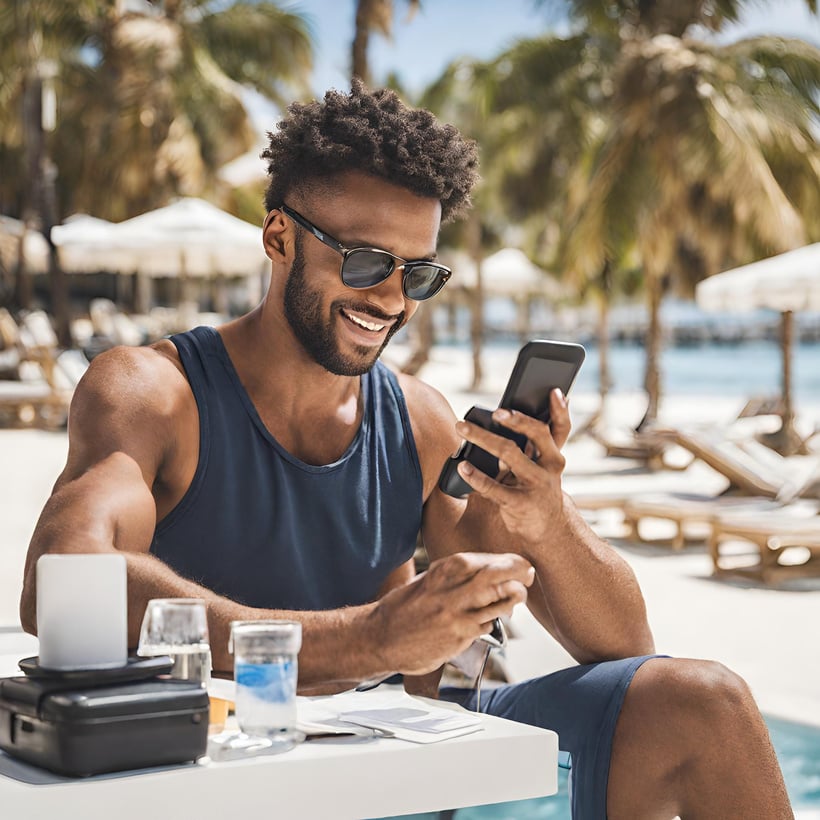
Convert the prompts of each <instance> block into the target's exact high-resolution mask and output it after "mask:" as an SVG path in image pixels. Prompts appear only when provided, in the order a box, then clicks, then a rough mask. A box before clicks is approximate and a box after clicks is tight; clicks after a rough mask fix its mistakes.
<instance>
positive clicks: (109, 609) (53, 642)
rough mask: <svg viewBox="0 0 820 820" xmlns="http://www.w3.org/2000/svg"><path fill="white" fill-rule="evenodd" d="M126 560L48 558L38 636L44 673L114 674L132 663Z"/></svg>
mask: <svg viewBox="0 0 820 820" xmlns="http://www.w3.org/2000/svg"><path fill="white" fill-rule="evenodd" d="M127 608H128V602H127V597H126V565H125V557H124V556H122V555H116V554H107V555H101V554H94V555H43V556H41V557H40V559H39V560H38V561H37V634H38V637H39V639H40V657H39V663H40V666H41V667H43V668H44V669H58V670H68V669H111V668H116V667H118V666H125V664H126V663H127V661H128V609H127Z"/></svg>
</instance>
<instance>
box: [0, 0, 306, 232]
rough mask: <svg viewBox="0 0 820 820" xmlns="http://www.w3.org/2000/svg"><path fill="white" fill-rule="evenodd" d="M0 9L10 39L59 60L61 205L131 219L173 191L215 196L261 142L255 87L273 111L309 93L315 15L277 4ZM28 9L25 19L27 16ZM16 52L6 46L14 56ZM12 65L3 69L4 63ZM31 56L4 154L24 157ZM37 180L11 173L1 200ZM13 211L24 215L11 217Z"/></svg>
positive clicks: (174, 2) (208, 0)
mask: <svg viewBox="0 0 820 820" xmlns="http://www.w3.org/2000/svg"><path fill="white" fill-rule="evenodd" d="M11 6H12V10H11V11H9V10H6V9H5V7H4V10H3V12H2V14H0V40H2V42H3V43H4V44H6V43H12V44H14V46H15V53H17V52H19V53H22V54H27V53H29V52H31V51H32V50H36V49H34V48H33V45H32V44H38V43H42V46H41V48H40V50H41V51H44V52H46V53H47V54H48V56H50V57H51V59H52V60H53V61H54V62H55V63H56V64H57V68H58V73H57V78H56V86H57V95H58V97H59V113H60V117H59V122H58V126H57V129H56V131H55V133H54V135H53V138H52V140H51V143H52V146H51V147H52V154H53V156H54V157H55V162H56V164H57V167H58V170H59V180H60V183H59V192H60V199H61V206H62V207H61V210H62V211H63V212H71V211H73V210H84V211H88V212H90V213H95V214H98V215H101V216H105V217H107V218H109V219H122V218H125V217H128V216H132V215H134V214H135V213H138V212H140V211H143V210H146V209H148V208H152V207H156V206H157V205H161V204H164V203H165V202H166V201H167V199H168V198H169V197H170V196H172V195H174V194H191V193H203V192H206V191H207V190H208V187H209V186H210V185H211V184H213V182H214V179H215V176H214V175H215V171H216V169H217V168H218V167H219V166H220V165H221V164H223V163H224V162H226V161H228V160H230V159H232V158H233V157H235V156H238V155H239V154H241V153H243V152H244V151H246V150H248V149H249V148H250V147H251V145H252V143H253V141H254V135H253V133H252V129H251V127H250V122H249V118H248V114H247V111H246V109H245V106H244V103H243V96H242V95H243V86H249V87H252V88H254V89H256V90H258V91H259V92H261V93H262V94H264V95H265V96H267V97H269V98H270V99H272V100H274V101H275V102H282V101H283V100H284V99H289V98H291V97H292V95H293V93H294V89H295V90H296V92H298V93H307V86H306V78H307V74H308V70H309V67H310V61H311V45H310V39H309V36H308V33H307V27H306V24H305V22H304V20H303V19H302V18H301V17H300V16H299V15H298V14H295V13H292V12H288V11H285V10H283V9H281V8H279V6H277V5H276V4H275V3H273V2H255V0H231V1H230V2H217V0H165V2H163V3H159V2H158V3H155V4H152V3H149V2H147V1H146V2H144V3H143V4H142V7H141V9H140V10H139V11H133V10H131V9H133V8H140V7H139V5H135V4H134V3H129V4H128V5H126V4H124V3H122V2H121V0H82V1H81V2H75V3H62V2H60V0H30V2H27V3H16V4H11ZM22 10H25V13H23V11H22ZM7 53H8V52H7V51H6V49H5V46H4V49H3V54H4V55H6V54H7ZM4 59H5V56H4V57H0V60H4ZM36 59H39V58H37V57H32V58H31V59H29V60H28V62H27V63H26V62H22V63H21V62H20V61H19V60H18V59H17V58H16V57H15V56H10V57H9V61H10V62H13V63H14V64H17V65H19V66H20V67H19V68H18V70H17V71H14V72H11V73H10V74H6V73H5V71H4V72H3V77H4V82H3V86H2V90H0V158H1V159H2V161H3V164H4V166H5V164H6V161H7V159H10V158H11V157H13V156H14V155H15V152H17V153H19V152H20V151H21V150H22V144H23V140H22V134H21V133H20V129H19V127H18V126H17V125H16V123H15V117H14V112H15V110H16V107H17V105H18V103H19V99H20V98H21V95H22V93H23V90H24V88H25V84H26V77H27V76H29V75H30V69H29V68H26V66H27V65H29V66H30V65H31V64H32V61H34V60H36ZM25 187H26V178H25V177H24V176H22V175H14V174H12V175H10V176H9V177H7V176H6V175H5V174H4V175H3V177H2V178H0V202H2V203H3V205H4V206H6V207H7V203H12V204H13V203H15V201H16V200H19V198H20V196H21V194H20V193H19V191H20V190H25ZM7 209H8V210H13V209H10V208H7Z"/></svg>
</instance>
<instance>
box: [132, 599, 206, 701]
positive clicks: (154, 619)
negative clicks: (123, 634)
mask: <svg viewBox="0 0 820 820" xmlns="http://www.w3.org/2000/svg"><path fill="white" fill-rule="evenodd" d="M137 654H138V655H143V656H147V657H156V656H157V655H169V656H170V657H171V659H172V660H173V662H174V666H173V668H172V669H171V677H172V678H177V679H179V680H187V681H191V682H196V683H199V684H201V685H202V686H207V685H208V681H209V680H210V677H211V647H210V643H209V641H208V617H207V614H206V610H205V602H204V601H203V600H200V599H199V598H152V599H151V600H150V601H149V602H148V606H147V607H146V608H145V616H144V617H143V619H142V629H141V630H140V642H139V647H138V649H137Z"/></svg>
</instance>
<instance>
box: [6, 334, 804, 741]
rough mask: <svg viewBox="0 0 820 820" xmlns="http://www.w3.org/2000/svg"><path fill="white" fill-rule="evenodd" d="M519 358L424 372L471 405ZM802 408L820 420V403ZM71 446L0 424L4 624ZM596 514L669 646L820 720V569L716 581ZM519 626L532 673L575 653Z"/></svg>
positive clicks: (768, 705)
mask: <svg viewBox="0 0 820 820" xmlns="http://www.w3.org/2000/svg"><path fill="white" fill-rule="evenodd" d="M399 352H400V351H399ZM512 357H513V354H512V353H510V352H502V353H499V352H497V351H495V352H490V353H489V354H488V356H487V359H486V367H487V370H488V377H487V379H486V389H485V390H484V391H482V392H481V393H479V394H474V393H470V392H468V391H467V390H465V389H463V387H464V385H466V383H467V382H468V381H469V373H470V372H471V371H470V365H469V358H468V356H467V355H466V354H465V353H464V352H460V351H452V350H447V349H436V350H434V355H433V359H432V360H431V362H430V363H429V364H428V365H427V366H426V367H425V369H424V371H423V372H422V376H423V377H424V378H425V380H427V381H429V382H430V383H431V384H433V385H434V386H436V387H438V388H439V389H441V390H442V392H444V393H445V395H447V396H448V398H449V399H450V401H451V404H452V405H453V407H454V409H455V410H456V412H457V413H458V414H463V412H464V411H465V410H466V409H467V408H468V407H469V406H470V405H471V404H473V403H481V404H485V405H487V406H495V404H496V403H497V401H498V398H499V396H500V394H501V390H502V389H503V386H504V382H505V381H506V377H507V374H508V373H509V370H510V367H511V364H512ZM596 405H597V398H596V397H595V396H593V395H583V394H579V395H577V396H573V397H572V402H571V407H572V410H573V415H574V417H575V418H576V419H579V420H582V419H583V418H584V417H585V416H586V415H588V414H589V413H591V412H592V410H593V409H594V408H595V407H596ZM741 405H742V401H739V400H737V399H732V398H723V399H715V398H714V397H698V396H687V397H685V398H684V397H675V398H674V399H667V400H666V401H665V403H664V405H663V407H662V418H663V420H664V421H665V422H667V423H669V424H683V423H712V424H722V423H726V422H728V421H729V420H731V419H732V418H733V416H734V415H736V414H737V411H738V410H739V408H740V406H741ZM642 409H643V399H642V397H641V396H640V395H637V394H615V395H614V396H613V397H612V401H611V403H610V405H609V407H608V412H607V419H608V420H609V423H610V424H611V425H612V426H613V427H617V426H618V425H619V424H620V425H621V426H623V427H625V426H626V425H627V424H629V423H633V424H634V423H635V422H637V420H638V419H639V418H640V415H641V412H642ZM800 411H801V414H803V415H804V416H807V417H810V418H814V419H820V407H809V408H805V407H801V408H800ZM565 452H566V456H567V468H566V473H565V486H566V487H567V489H568V490H569V491H570V492H571V493H573V492H577V493H584V492H588V491H596V492H618V493H621V492H624V491H625V490H628V491H629V492H630V493H640V492H645V491H657V490H658V489H661V488H664V487H666V488H670V489H671V488H675V489H685V490H689V491H698V492H717V491H719V490H720V489H722V486H723V481H722V479H721V477H720V476H718V475H717V474H716V473H714V472H713V471H712V470H710V469H709V468H708V467H706V466H705V465H702V464H699V463H696V464H693V465H692V466H691V467H690V468H688V469H687V470H685V471H682V472H661V473H648V472H646V471H643V470H641V469H638V465H636V464H635V463H632V462H629V461H625V460H620V459H606V458H604V457H603V450H602V448H601V447H600V446H599V445H598V444H596V443H595V442H593V441H591V440H590V439H589V438H588V437H584V436H581V437H579V438H577V439H571V440H570V442H569V443H568V444H567V446H566V449H565ZM66 453H67V439H66V436H65V434H63V433H47V432H41V431H12V430H0V499H2V504H1V505H0V631H8V630H9V629H11V628H13V627H15V626H18V625H19V620H18V613H17V604H18V599H19V593H20V588H21V579H22V572H23V563H24V560H25V551H26V547H27V544H28V541H29V538H30V536H31V532H32V531H33V528H34V525H35V523H36V520H37V517H38V515H39V512H40V510H41V508H42V506H43V504H44V502H45V500H46V499H47V497H48V494H49V492H50V489H51V486H52V484H53V482H54V480H55V479H56V477H57V475H58V474H59V472H60V470H61V468H62V466H63V464H64V463H65V457H66ZM588 515H589V518H590V521H591V523H592V524H593V526H594V527H595V529H596V531H597V532H598V533H599V534H600V535H601V536H603V537H605V538H607V539H609V540H610V541H611V543H612V544H613V546H614V548H615V549H617V550H618V552H619V553H620V554H621V555H623V556H624V557H625V559H626V560H627V561H628V562H629V564H630V565H631V566H632V568H633V570H634V572H635V574H636V576H637V578H638V581H639V583H640V584H641V587H642V589H643V593H644V596H645V599H646V604H647V609H648V613H649V620H650V624H651V626H652V629H653V632H654V635H655V640H656V644H657V649H658V651H659V652H664V653H668V654H670V655H675V656H683V657H698V658H709V659H715V660H719V661H721V662H723V663H725V664H726V665H727V666H729V667H730V668H732V669H734V670H735V671H737V672H738V673H740V674H741V675H742V676H743V677H744V678H745V679H746V680H747V681H748V683H749V684H750V686H751V688H752V690H753V692H754V694H755V696H756V698H757V700H758V702H759V704H760V706H761V708H762V710H763V711H764V712H765V713H767V714H770V715H773V716H778V717H783V718H787V719H791V720H795V721H798V722H801V723H809V724H812V725H816V726H819V727H820V640H818V638H817V635H816V634H815V630H816V628H817V624H818V623H820V579H818V580H816V581H807V582H801V583H797V584H792V585H790V586H786V587H785V588H774V589H772V588H766V587H764V586H762V585H760V584H756V583H753V582H745V581H728V580H716V579H713V578H712V577H711V561H710V559H709V556H708V554H707V553H706V551H705V548H704V546H703V545H702V544H694V545H692V546H690V547H687V548H686V549H685V550H684V551H683V552H676V553H674V552H672V551H671V550H670V549H669V548H668V547H667V546H657V545H655V546H646V545H639V544H635V543H630V542H628V541H626V540H624V535H625V530H624V527H623V524H622V521H621V517H620V515H619V514H618V513H617V511H614V510H604V511H600V512H596V513H589V514H588ZM646 534H648V535H649V536H652V537H654V536H658V537H663V536H666V535H668V534H669V531H668V529H664V526H663V523H662V522H658V523H657V524H655V525H652V524H650V526H649V527H648V528H647V531H646ZM513 626H514V631H515V633H516V634H517V635H518V636H519V638H518V639H517V640H515V641H513V642H512V643H511V645H510V648H509V652H508V665H509V667H510V669H511V673H513V674H514V675H516V676H517V677H527V676H530V675H533V674H538V673H539V672H542V671H548V670H549V669H552V668H557V667H558V666H560V665H562V663H564V662H565V660H566V656H565V655H564V653H563V652H562V650H560V648H559V647H557V646H556V644H555V643H554V641H552V639H550V638H549V637H548V636H546V635H545V634H543V633H542V632H541V630H540V628H538V627H537V626H536V625H534V624H533V622H532V621H531V619H530V618H528V616H527V613H526V611H524V610H522V611H520V612H517V613H516V616H515V618H514V620H513Z"/></svg>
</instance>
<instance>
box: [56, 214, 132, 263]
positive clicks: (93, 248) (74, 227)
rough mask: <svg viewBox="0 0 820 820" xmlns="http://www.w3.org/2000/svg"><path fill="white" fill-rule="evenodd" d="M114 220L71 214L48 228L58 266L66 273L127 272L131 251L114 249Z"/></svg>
mask: <svg viewBox="0 0 820 820" xmlns="http://www.w3.org/2000/svg"><path fill="white" fill-rule="evenodd" d="M116 227H117V225H116V223H115V222H109V221H108V220H107V219H99V218H98V217H96V216H89V215H88V214H73V215H72V216H69V217H67V218H66V219H65V220H64V221H63V223H62V224H61V225H55V226H54V227H53V228H52V229H51V238H52V240H53V241H54V244H55V245H56V246H57V256H58V257H59V259H60V265H61V266H62V268H63V270H64V271H65V272H66V273H97V272H98V271H113V272H122V271H128V272H130V269H129V265H130V264H131V260H132V259H133V255H134V254H133V252H132V251H130V250H128V249H122V250H118V249H117V248H116V247H115V242H116Z"/></svg>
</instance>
